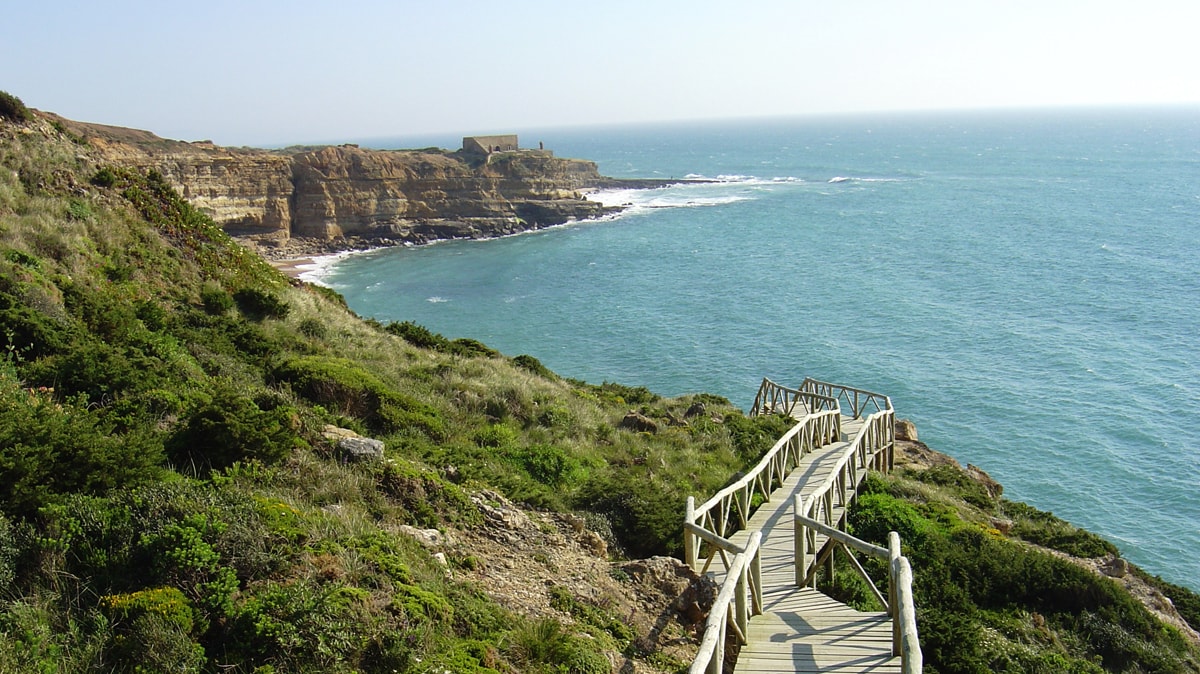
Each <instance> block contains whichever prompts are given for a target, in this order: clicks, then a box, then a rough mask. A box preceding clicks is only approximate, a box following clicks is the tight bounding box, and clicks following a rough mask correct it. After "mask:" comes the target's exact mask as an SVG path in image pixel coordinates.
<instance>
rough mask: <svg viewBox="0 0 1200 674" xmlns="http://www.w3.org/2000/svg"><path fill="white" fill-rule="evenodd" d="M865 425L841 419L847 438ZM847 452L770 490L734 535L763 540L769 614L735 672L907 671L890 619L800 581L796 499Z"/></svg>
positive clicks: (755, 624)
mask: <svg viewBox="0 0 1200 674" xmlns="http://www.w3.org/2000/svg"><path fill="white" fill-rule="evenodd" d="M798 412H799V415H800V416H802V415H803V412H802V411H798ZM862 425H863V422H862V420H861V419H853V418H848V417H845V416H843V417H842V435H843V437H854V435H855V434H856V433H858V431H859V429H860V428H861V427H862ZM846 447H847V443H846V442H834V443H830V444H828V445H825V446H824V447H822V448H820V449H818V450H815V451H813V452H811V453H809V454H807V455H805V456H804V458H803V459H802V460H801V461H800V464H799V465H798V466H797V467H796V468H795V469H794V470H793V471H792V472H791V474H790V475H789V476H788V478H787V479H786V480H785V481H784V482H783V484H782V486H780V487H779V488H777V489H776V490H775V491H774V492H772V493H771V500H770V501H768V502H766V503H763V504H762V505H761V506H759V508H758V510H756V511H755V512H754V514H753V515H752V516H751V518H750V521H749V522H748V523H747V525H746V527H745V528H744V529H742V530H741V531H739V532H737V533H736V534H734V535H733V536H732V537H730V540H731V541H733V542H735V543H737V544H738V545H742V546H744V545H745V544H746V542H747V540H748V539H749V537H750V533H751V532H755V531H758V532H761V535H762V543H761V546H760V555H761V566H762V588H763V606H762V609H763V613H762V615H758V616H754V617H752V618H751V619H750V621H749V629H748V631H747V634H746V643H745V644H744V645H743V646H742V647H741V652H740V653H739V655H738V657H737V665H736V667H735V669H734V670H733V671H734V672H735V674H737V673H742V672H745V673H747V674H750V673H760V672H773V673H774V672H838V673H842V674H849V673H851V672H877V673H889V674H890V673H893V672H894V673H897V674H899V673H900V672H901V671H902V669H901V660H900V657H899V656H893V655H892V621H891V619H890V618H889V617H888V615H887V614H886V613H862V612H859V611H856V610H854V609H852V608H850V607H848V606H846V605H845V604H842V603H840V602H837V601H835V600H833V599H831V598H829V597H828V596H826V595H824V594H822V593H820V592H818V591H816V590H814V589H811V588H801V587H798V586H797V584H796V567H795V558H796V556H795V546H794V542H793V531H794V527H793V523H792V520H793V503H794V498H793V497H794V495H795V494H797V493H799V494H801V495H803V496H804V498H805V500H807V499H808V498H809V496H810V494H812V493H813V492H814V491H815V490H817V489H818V488H819V487H820V485H822V484H823V483H824V482H825V481H826V480H827V479H828V478H829V477H830V475H831V473H832V472H833V471H834V470H836V463H837V461H838V459H839V457H840V456H841V455H842V454H843V453H844V452H845V449H846ZM864 472H865V471H864ZM844 518H845V509H844V508H842V507H840V506H835V508H834V511H833V521H834V522H836V523H838V525H839V526H838V528H842V527H841V526H840V524H841V523H842V521H843V520H844ZM825 541H826V537H825V536H824V535H820V534H818V535H817V545H816V547H815V548H814V551H815V550H820V549H821V547H822V546H824V545H825ZM810 554H811V553H810ZM714 566H716V567H719V565H714ZM711 575H712V576H713V577H714V580H716V581H717V582H718V583H721V582H723V581H724V580H725V579H724V573H723V570H722V569H720V568H718V570H717V571H715V572H711Z"/></svg>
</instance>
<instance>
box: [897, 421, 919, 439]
mask: <svg viewBox="0 0 1200 674" xmlns="http://www.w3.org/2000/svg"><path fill="white" fill-rule="evenodd" d="M896 439H897V440H908V441H909V442H916V441H917V425H916V424H914V423H913V422H911V421H909V420H908V419H897V420H896Z"/></svg>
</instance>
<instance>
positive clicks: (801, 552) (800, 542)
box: [792, 494, 808, 587]
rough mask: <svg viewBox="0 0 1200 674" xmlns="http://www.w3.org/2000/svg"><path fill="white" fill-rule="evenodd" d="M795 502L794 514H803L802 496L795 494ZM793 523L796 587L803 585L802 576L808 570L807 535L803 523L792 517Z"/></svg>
mask: <svg viewBox="0 0 1200 674" xmlns="http://www.w3.org/2000/svg"><path fill="white" fill-rule="evenodd" d="M794 501H795V503H796V506H795V507H796V514H797V515H803V514H805V513H804V496H803V495H801V494H796V498H795V499H794ZM792 522H793V523H794V525H795V526H794V532H793V533H792V546H793V547H794V548H795V550H796V554H795V557H796V560H795V561H796V587H804V577H805V576H806V575H808V574H807V571H808V559H806V558H807V557H808V536H807V534H806V533H805V531H804V524H803V523H802V522H800V520H798V519H795V518H794V517H793V518H792Z"/></svg>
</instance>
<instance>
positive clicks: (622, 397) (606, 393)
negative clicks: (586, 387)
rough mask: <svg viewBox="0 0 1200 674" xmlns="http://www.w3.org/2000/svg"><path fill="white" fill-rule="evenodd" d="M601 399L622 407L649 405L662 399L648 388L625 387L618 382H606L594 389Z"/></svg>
mask: <svg viewBox="0 0 1200 674" xmlns="http://www.w3.org/2000/svg"><path fill="white" fill-rule="evenodd" d="M594 389H595V391H596V392H598V393H599V396H600V398H601V399H605V401H608V402H613V403H617V404H620V405H648V404H650V403H655V402H658V401H659V399H661V397H660V396H659V395H658V393H654V392H653V391H650V390H649V389H647V387H646V386H625V385H623V384H617V383H616V381H605V383H604V384H601V385H600V386H595V387H594Z"/></svg>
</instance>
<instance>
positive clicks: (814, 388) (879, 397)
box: [800, 377, 892, 419]
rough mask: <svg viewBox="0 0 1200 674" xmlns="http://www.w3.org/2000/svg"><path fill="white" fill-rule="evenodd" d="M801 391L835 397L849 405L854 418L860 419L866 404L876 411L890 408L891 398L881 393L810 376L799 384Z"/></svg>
mask: <svg viewBox="0 0 1200 674" xmlns="http://www.w3.org/2000/svg"><path fill="white" fill-rule="evenodd" d="M800 390H801V391H808V392H809V393H814V394H817V395H822V396H828V397H830V398H836V399H837V400H838V401H839V402H844V403H846V405H848V406H849V407H850V412H851V414H850V416H852V417H853V418H855V419H861V418H862V415H863V412H864V411H865V410H866V409H867V407H868V406H870V407H873V408H874V409H875V411H876V412H883V411H887V410H891V409H892V399H891V398H889V397H887V396H885V395H883V394H882V393H872V392H870V391H866V390H863V389H860V388H854V387H851V386H842V385H841V384H831V383H829V382H825V381H818V380H816V379H813V378H811V377H807V378H805V379H804V383H802V384H800Z"/></svg>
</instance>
